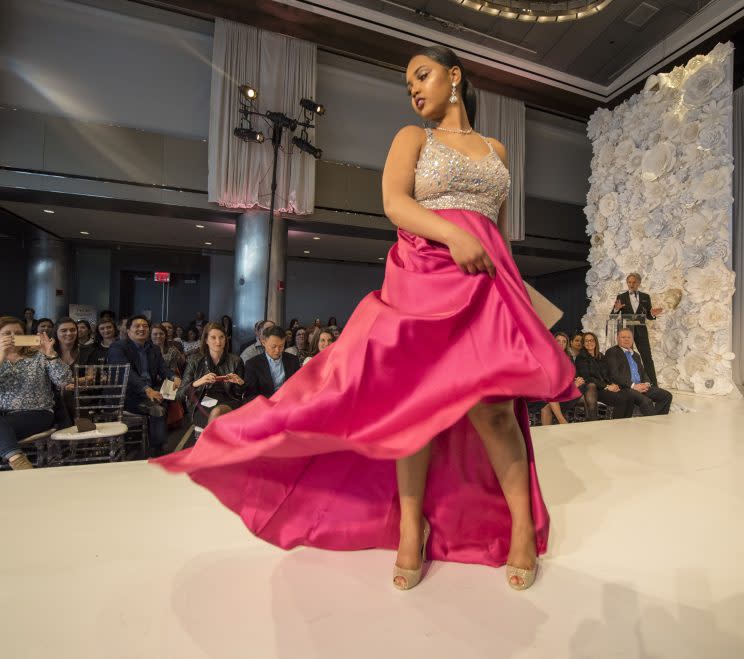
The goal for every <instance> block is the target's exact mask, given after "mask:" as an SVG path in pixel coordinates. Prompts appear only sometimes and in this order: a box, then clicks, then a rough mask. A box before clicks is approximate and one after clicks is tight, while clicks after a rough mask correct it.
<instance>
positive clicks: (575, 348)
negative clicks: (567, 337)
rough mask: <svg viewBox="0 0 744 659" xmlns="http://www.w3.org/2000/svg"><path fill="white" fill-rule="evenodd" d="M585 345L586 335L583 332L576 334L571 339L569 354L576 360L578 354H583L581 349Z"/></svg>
mask: <svg viewBox="0 0 744 659" xmlns="http://www.w3.org/2000/svg"><path fill="white" fill-rule="evenodd" d="M583 345H584V334H583V333H582V332H575V333H574V335H573V336H572V337H571V341H570V343H569V344H568V354H569V355H570V356H571V358H572V359H576V357H577V356H578V354H579V353H580V352H581V348H582V346H583Z"/></svg>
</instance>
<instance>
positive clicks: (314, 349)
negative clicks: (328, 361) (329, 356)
mask: <svg viewBox="0 0 744 659" xmlns="http://www.w3.org/2000/svg"><path fill="white" fill-rule="evenodd" d="M333 341H334V338H333V332H331V328H330V327H324V328H323V329H321V330H320V332H316V333H315V334H313V335H312V337H311V338H310V350H308V353H307V357H305V361H303V362H302V366H304V365H305V364H307V363H308V362H309V361H310V360H311V359H312V358H313V357H315V355H317V354H318V353H320V352H323V350H325V349H326V348H327V347H328V346H329V345H331V343H333Z"/></svg>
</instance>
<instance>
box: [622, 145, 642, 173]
mask: <svg viewBox="0 0 744 659" xmlns="http://www.w3.org/2000/svg"><path fill="white" fill-rule="evenodd" d="M642 163H643V151H641V150H640V149H633V151H631V153H630V155H629V156H628V159H627V160H626V162H625V171H626V172H628V174H635V173H636V172H638V171H639V170H640V169H641V164H642Z"/></svg>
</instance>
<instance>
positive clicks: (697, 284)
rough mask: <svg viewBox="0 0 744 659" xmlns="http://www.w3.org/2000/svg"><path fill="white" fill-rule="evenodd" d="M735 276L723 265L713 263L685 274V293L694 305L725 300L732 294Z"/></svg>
mask: <svg viewBox="0 0 744 659" xmlns="http://www.w3.org/2000/svg"><path fill="white" fill-rule="evenodd" d="M734 279H735V275H734V273H733V272H731V271H730V270H729V269H728V268H727V267H726V266H725V265H724V264H723V263H720V262H714V263H711V264H709V265H708V266H707V267H705V268H696V269H694V270H690V272H688V273H687V285H686V286H685V288H687V292H688V293H689V295H690V299H691V300H692V301H693V302H695V303H696V304H702V303H703V302H707V301H708V300H727V299H729V298H730V297H731V296H732V295H733V293H734Z"/></svg>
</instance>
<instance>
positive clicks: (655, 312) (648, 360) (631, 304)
mask: <svg viewBox="0 0 744 659" xmlns="http://www.w3.org/2000/svg"><path fill="white" fill-rule="evenodd" d="M641 281H642V277H641V275H639V274H638V273H637V272H631V273H630V274H629V275H628V276H627V278H626V279H625V282H626V283H627V284H628V290H627V291H625V292H623V293H620V295H618V296H617V299H616V300H615V306H613V307H612V311H610V313H611V314H642V315H644V316H645V317H646V319H647V320H656V317H657V316H660V315H661V314H662V313H664V310H663V309H661V308H660V307H656V308H652V307H651V296H650V295H649V294H648V293H641V292H640V291H639V290H638V289H639V288H640V286H641ZM633 340H634V342H635V345H636V349H637V350H638V353H639V354H640V355H641V359H642V360H643V366H644V368H645V369H646V374H647V375H648V378H649V381H650V382H651V384H652V385H653V386H654V387H657V386H658V383H657V381H656V368H655V367H654V360H653V358H652V357H651V345H650V344H649V341H648V329H646V326H645V325H636V326H635V327H634V328H633Z"/></svg>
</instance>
